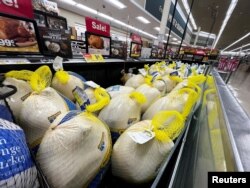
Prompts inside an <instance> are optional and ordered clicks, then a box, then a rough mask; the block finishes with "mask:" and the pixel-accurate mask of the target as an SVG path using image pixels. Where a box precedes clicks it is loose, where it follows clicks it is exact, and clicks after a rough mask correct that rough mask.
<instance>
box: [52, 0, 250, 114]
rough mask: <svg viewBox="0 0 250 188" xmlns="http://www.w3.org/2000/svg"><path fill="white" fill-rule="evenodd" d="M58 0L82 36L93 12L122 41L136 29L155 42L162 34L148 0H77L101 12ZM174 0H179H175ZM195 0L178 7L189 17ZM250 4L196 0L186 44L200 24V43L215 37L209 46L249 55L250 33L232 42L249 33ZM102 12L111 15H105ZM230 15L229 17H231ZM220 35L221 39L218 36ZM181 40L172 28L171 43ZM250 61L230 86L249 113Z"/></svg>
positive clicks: (244, 0) (62, 12)
mask: <svg viewBox="0 0 250 188" xmlns="http://www.w3.org/2000/svg"><path fill="white" fill-rule="evenodd" d="M158 1H159V0H157V1H155V2H156V3H159V2H158ZM160 1H161V0H160ZM55 2H57V3H58V6H59V11H60V15H61V16H63V17H65V18H67V22H68V25H69V26H71V27H75V28H76V31H77V35H78V36H80V33H84V32H85V31H86V26H85V19H84V17H85V16H92V17H94V18H96V19H99V20H101V21H104V22H107V23H109V24H110V25H111V37H112V38H116V39H119V40H122V41H126V40H129V36H128V33H130V32H133V33H137V34H139V35H141V36H142V40H143V41H146V42H148V43H152V42H153V40H155V38H156V37H157V35H158V34H159V25H160V21H159V20H158V19H156V18H155V17H154V16H153V15H151V14H150V13H148V12H147V11H146V10H145V6H146V0H129V1H128V0H120V2H122V3H123V4H124V5H125V6H126V7H125V8H122V9H120V8H118V7H117V6H115V5H114V4H112V3H110V2H109V0H101V1H100V0H84V1H74V2H76V3H79V4H83V5H84V6H85V7H86V6H87V7H89V8H91V9H93V10H96V11H97V14H95V13H94V12H92V11H91V10H87V9H86V8H81V7H80V6H79V5H72V3H73V1H68V0H57V1H55ZM174 2H175V1H174V0H172V3H174ZM235 3H236V6H235V8H234V9H233V11H232V13H231V14H230V9H232V8H233V5H234V4H235ZM191 4H192V0H179V1H178V3H177V9H178V11H179V12H180V13H181V16H182V18H183V19H184V20H185V21H186V19H187V17H188V14H189V10H190V5H191ZM249 7H250V1H248V0H240V1H235V0H223V1H219V0H210V1H207V0H194V4H193V8H192V11H191V14H190V20H189V23H188V26H187V32H186V35H185V38H184V41H183V45H182V46H187V45H188V46H189V45H190V41H193V40H192V39H191V38H192V33H193V34H194V36H195V35H196V34H197V30H198V29H199V27H200V30H201V33H200V34H199V36H201V35H202V37H204V38H205V39H204V38H203V43H201V44H200V46H204V47H206V42H207V40H209V39H211V40H212V42H213V45H212V46H209V47H214V48H217V49H219V50H222V54H226V55H232V56H241V57H243V56H248V55H249V53H250V48H249V44H250V43H249V41H250V35H248V36H247V37H245V38H244V39H243V40H241V41H239V42H237V43H236V44H234V45H232V46H229V45H231V44H232V43H234V42H235V41H237V40H238V39H240V38H241V37H243V36H246V35H247V34H249V31H250V24H248V22H249V21H248V19H249V17H250V13H249V10H248V9H249ZM101 13H103V14H105V15H107V16H108V17H105V16H101V15H100V14H101ZM138 16H142V17H144V18H146V19H147V20H148V21H149V22H150V23H149V24H145V23H142V22H140V21H139V20H137V19H135V18H136V17H138ZM226 17H229V18H228V20H227V19H226ZM112 18H114V19H116V20H119V21H122V22H124V23H127V24H129V25H131V26H133V27H135V28H137V29H140V30H142V31H145V32H147V33H149V34H151V35H152V36H148V35H144V34H143V33H141V32H138V31H136V30H133V29H129V28H127V27H125V26H121V25H119V24H116V22H115V21H113V20H110V19H112ZM168 32H169V30H168V28H167V27H166V36H165V39H164V40H165V42H166V40H167V36H168ZM194 36H193V38H194ZM218 36H219V39H218V40H217V38H218ZM216 37H217V38H216ZM204 40H205V41H204ZM180 41H181V37H180V36H179V35H176V34H175V33H174V32H171V35H170V38H169V44H170V45H173V46H176V47H178V46H179V44H180ZM201 42H202V41H201ZM228 46H229V47H228ZM227 47H228V48H227ZM225 48H226V49H225ZM224 49H225V50H224ZM249 65H250V62H249V58H244V60H243V61H241V64H240V65H239V68H238V69H237V71H236V72H234V73H233V74H232V75H231V78H230V80H229V83H228V84H229V88H230V90H231V91H232V93H233V94H234V96H235V97H236V98H237V99H238V101H239V103H240V104H241V105H242V106H243V108H244V109H245V110H246V112H247V113H248V114H250V105H249V102H248V101H249V97H248V96H249V94H250V87H249V84H248V83H249V82H250V76H249V72H250V69H249Z"/></svg>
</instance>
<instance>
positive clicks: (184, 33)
mask: <svg viewBox="0 0 250 188" xmlns="http://www.w3.org/2000/svg"><path fill="white" fill-rule="evenodd" d="M193 5H194V0H192V3H191V7H190V11H189V14H188V18H187V22H186V25H185V28H184V32H183V35H182V38H181V43H180V46H179V49H178V53H177V54H179V53H180V50H181V46H182V43H183V40H184V38H185V35H186V31H187V25H188V22H189V18H190V14H191V11H192V8H193Z"/></svg>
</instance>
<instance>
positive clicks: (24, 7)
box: [0, 0, 34, 19]
mask: <svg viewBox="0 0 250 188" xmlns="http://www.w3.org/2000/svg"><path fill="white" fill-rule="evenodd" d="M0 12H1V13H6V14H9V15H14V16H19V17H25V18H30V19H33V18H34V15H33V8H32V1H31V0H0Z"/></svg>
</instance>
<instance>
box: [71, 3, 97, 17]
mask: <svg viewBox="0 0 250 188" xmlns="http://www.w3.org/2000/svg"><path fill="white" fill-rule="evenodd" d="M76 6H77V7H78V8H80V9H82V10H85V11H87V12H90V13H93V14H97V13H98V12H97V11H96V10H95V9H92V8H89V7H87V6H85V5H83V4H80V3H78V4H76Z"/></svg>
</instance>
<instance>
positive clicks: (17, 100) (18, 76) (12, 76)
mask: <svg viewBox="0 0 250 188" xmlns="http://www.w3.org/2000/svg"><path fill="white" fill-rule="evenodd" d="M31 74H32V72H31V71H26V70H23V71H10V72H8V73H6V74H5V77H6V79H5V80H4V82H3V84H4V85H12V86H15V87H16V88H17V92H16V93H15V94H14V95H11V96H10V97H8V98H6V101H7V103H8V105H9V107H10V109H11V111H12V112H13V115H14V117H15V120H16V122H19V115H20V111H21V106H22V103H23V101H24V100H25V99H26V98H27V97H28V96H29V95H30V94H31V92H32V89H31V86H30V85H29V83H28V82H27V81H25V80H30V77H31ZM22 79H23V80H22Z"/></svg>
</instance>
